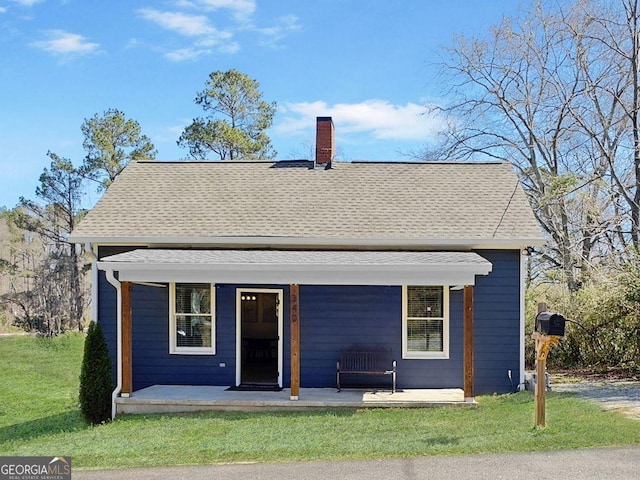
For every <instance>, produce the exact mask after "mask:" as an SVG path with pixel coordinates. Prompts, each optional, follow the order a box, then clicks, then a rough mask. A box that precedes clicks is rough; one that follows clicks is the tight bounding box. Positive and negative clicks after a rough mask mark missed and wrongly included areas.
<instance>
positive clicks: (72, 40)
mask: <svg viewBox="0 0 640 480" xmlns="http://www.w3.org/2000/svg"><path fill="white" fill-rule="evenodd" d="M45 36H46V37H47V39H46V40H39V41H37V42H32V43H31V44H30V45H31V46H32V47H36V48H39V49H41V50H44V51H45V52H48V53H51V54H53V55H59V56H78V55H88V54H91V53H95V52H96V50H98V47H99V46H100V45H99V44H98V43H92V42H89V41H87V39H86V38H85V37H83V36H82V35H78V34H77V33H70V32H65V31H64V30H48V31H46V32H45Z"/></svg>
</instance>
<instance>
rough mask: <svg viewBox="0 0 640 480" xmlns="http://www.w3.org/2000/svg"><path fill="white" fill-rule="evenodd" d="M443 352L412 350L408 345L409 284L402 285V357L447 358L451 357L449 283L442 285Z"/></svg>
mask: <svg viewBox="0 0 640 480" xmlns="http://www.w3.org/2000/svg"><path fill="white" fill-rule="evenodd" d="M442 304H443V305H442V314H443V317H444V319H443V322H442V323H443V325H442V337H443V338H442V352H410V351H409V349H408V347H407V316H408V309H407V285H402V358H403V359H408V360H410V359H423V360H429V359H434V360H446V359H448V358H449V285H442Z"/></svg>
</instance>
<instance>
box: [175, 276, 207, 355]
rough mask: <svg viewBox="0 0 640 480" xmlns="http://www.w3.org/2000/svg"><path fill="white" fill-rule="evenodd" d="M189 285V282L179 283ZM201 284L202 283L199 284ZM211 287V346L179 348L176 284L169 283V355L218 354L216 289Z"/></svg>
mask: <svg viewBox="0 0 640 480" xmlns="http://www.w3.org/2000/svg"><path fill="white" fill-rule="evenodd" d="M178 283H189V282H178ZM197 283H200V282H197ZM209 285H210V287H211V346H210V347H178V345H177V340H176V282H170V283H169V353H170V354H172V355H215V354H216V288H215V284H213V283H210V284H209Z"/></svg>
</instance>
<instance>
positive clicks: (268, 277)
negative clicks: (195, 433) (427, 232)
mask: <svg viewBox="0 0 640 480" xmlns="http://www.w3.org/2000/svg"><path fill="white" fill-rule="evenodd" d="M98 268H99V269H100V270H103V271H105V273H106V279H107V281H108V282H109V283H111V284H112V285H113V286H114V287H115V288H116V290H117V307H118V308H117V309H118V312H117V317H116V319H117V356H116V363H117V388H116V390H115V391H114V395H113V400H114V404H113V406H114V411H113V414H114V415H115V414H117V413H134V412H140V413H143V412H152V411H153V412H161V411H167V412H169V411H176V412H177V411H189V410H203V409H216V408H222V409H244V408H256V407H260V408H274V409H275V408H292V409H297V408H314V407H316V408H326V407H339V408H342V407H356V408H359V407H400V406H403V407H407V406H409V407H426V406H433V405H444V404H464V403H465V402H467V403H470V404H473V403H474V402H473V397H474V387H473V383H474V371H473V285H474V284H475V277H476V276H477V275H487V274H488V273H489V272H490V271H491V270H492V264H491V263H490V262H488V261H487V260H485V259H484V258H482V257H481V256H479V255H478V254H476V253H473V252H450V251H440V252H416V251H412V252H409V251H400V252H398V251H396V252H386V251H375V252H369V251H263V250H254V251H238V250H235V251H232V250H180V249H175V250H169V249H136V250H132V251H129V252H126V253H121V254H116V255H112V256H109V257H105V258H103V259H101V261H99V262H98ZM116 273H117V278H116V277H115V275H114V274H116ZM166 282H205V283H210V284H230V285H234V284H235V285H250V284H254V285H255V284H261V285H288V295H289V296H288V308H287V311H288V320H289V321H288V327H287V329H288V335H287V337H288V338H287V342H288V343H287V350H288V353H289V356H290V362H289V363H290V366H289V374H288V375H287V380H285V381H283V379H282V372H283V371H284V369H283V368H282V359H283V355H282V351H283V348H282V345H280V346H279V347H278V352H279V353H278V359H279V360H278V361H279V362H280V365H279V368H278V370H279V373H278V375H279V376H280V378H279V381H278V384H279V386H280V387H282V386H285V387H289V388H285V389H283V390H281V391H280V392H237V391H227V390H226V388H227V387H225V386H220V385H221V384H222V383H218V384H217V385H218V386H183V385H175V384H174V385H162V384H161V383H163V382H162V379H158V380H159V381H158V380H155V381H156V382H157V383H158V385H153V386H150V387H147V388H143V389H140V390H134V389H133V375H132V371H133V362H132V358H133V351H132V350H133V349H132V347H133V345H132V325H133V323H135V319H133V315H132V285H133V284H134V283H141V284H143V285H144V284H147V285H152V286H162V284H164V283H166ZM154 283H155V284H156V285H154ZM407 284H414V285H447V287H446V288H447V291H448V289H449V288H452V289H456V290H464V292H463V295H462V297H463V300H464V305H463V309H462V315H461V318H463V328H462V330H461V333H462V335H461V337H463V342H462V345H461V347H462V348H461V350H462V351H461V352H460V355H459V357H458V358H463V362H462V364H461V365H460V367H458V368H460V370H462V382H460V387H463V388H447V389H407V390H402V389H401V390H399V391H397V392H396V393H394V394H391V392H387V391H345V392H341V393H337V392H336V391H335V390H334V389H330V388H301V378H300V377H301V373H300V372H301V367H300V365H301V362H300V356H301V335H300V324H305V315H302V314H301V307H300V306H301V303H304V302H305V297H304V294H302V295H301V294H300V288H299V287H300V286H326V285H335V286H338V287H343V286H359V285H365V286H381V287H383V286H389V285H407ZM398 288H400V287H398ZM280 308H282V305H281V306H280ZM398 308H400V306H399V305H398ZM307 313H308V312H307ZM237 315H239V314H237ZM278 318H280V319H281V321H282V319H283V318H284V317H283V315H282V313H280V314H279V315H278ZM238 324H239V323H237V324H236V326H237V325H238ZM447 334H448V333H447ZM239 339H241V336H240V335H239V334H236V336H235V342H236V358H235V368H236V384H235V385H231V386H239V385H240V384H241V383H242V382H241V375H240V373H239V372H240V367H239V365H240V359H239V352H240V348H239V347H238V342H239ZM279 341H280V342H283V339H282V334H280V335H279ZM399 351H400V350H399V348H398V352H399ZM446 355H447V357H446V358H448V353H446ZM219 363H220V366H221V367H222V366H226V362H225V361H221V362H219ZM230 364H233V359H232V362H230ZM460 370H458V371H460ZM225 382H226V381H225ZM147 385H148V384H147ZM320 386H325V385H320ZM447 386H457V385H447ZM401 387H402V386H401ZM292 400H293V402H292Z"/></svg>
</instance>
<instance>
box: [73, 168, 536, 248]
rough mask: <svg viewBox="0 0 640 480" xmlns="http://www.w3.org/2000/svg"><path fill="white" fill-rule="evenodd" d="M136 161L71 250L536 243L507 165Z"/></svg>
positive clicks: (80, 229)
mask: <svg viewBox="0 0 640 480" xmlns="http://www.w3.org/2000/svg"><path fill="white" fill-rule="evenodd" d="M312 165H313V163H312V162H307V161H298V162H295V161H287V162H236V163H232V162H138V163H132V164H130V165H129V166H128V167H127V168H126V169H125V170H124V171H123V173H122V174H121V175H120V176H119V177H118V178H117V180H116V181H115V182H114V183H113V185H112V186H111V187H110V188H109V190H108V191H107V192H106V193H105V195H104V196H103V197H102V199H101V200H100V201H99V202H98V204H97V205H96V206H95V208H94V209H93V210H92V211H91V212H89V213H88V215H87V216H86V217H85V219H84V220H83V221H82V222H81V223H80V225H79V226H78V227H77V228H76V229H75V231H74V232H73V234H72V238H73V239H74V240H75V241H96V240H100V241H108V239H119V240H121V239H123V238H127V239H130V240H131V241H135V240H140V241H141V242H147V243H148V242H150V241H157V242H159V243H162V241H163V239H166V238H172V239H174V240H175V239H185V240H188V239H194V238H199V239H207V238H210V239H215V238H221V237H249V238H256V237H265V238H269V237H271V238H273V237H279V238H289V239H291V240H292V243H295V242H296V241H297V240H301V239H316V238H323V239H332V240H335V241H336V243H339V241H340V240H341V239H362V240H372V239H377V240H383V241H388V242H389V243H390V244H393V241H394V240H397V239H405V240H407V239H408V240H419V241H424V243H425V245H427V244H428V243H429V241H443V240H459V241H460V240H464V241H469V242H473V241H477V240H497V241H509V240H513V241H518V240H525V239H541V237H542V236H541V233H540V229H539V227H538V225H537V222H536V220H535V218H534V216H533V213H532V211H531V208H530V206H529V203H528V200H527V198H526V195H525V193H524V192H523V190H522V188H521V187H520V185H519V183H518V179H517V177H516V175H515V174H514V172H513V170H512V168H511V166H510V165H508V164H505V163H397V162H387V163H374V162H362V163H355V162H354V163H349V162H337V163H334V166H333V168H331V169H329V170H325V169H323V168H316V169H313V168H311V166H312Z"/></svg>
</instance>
